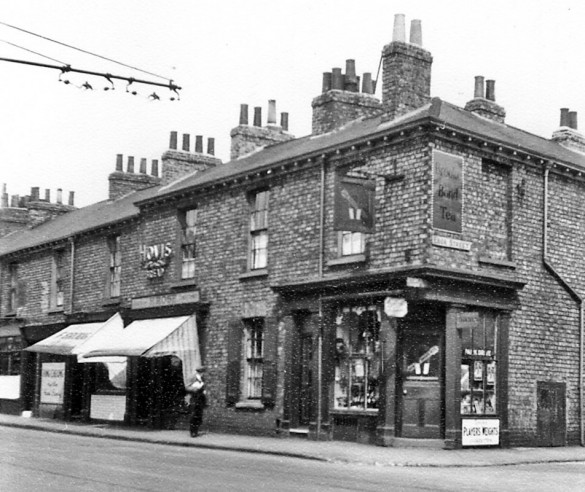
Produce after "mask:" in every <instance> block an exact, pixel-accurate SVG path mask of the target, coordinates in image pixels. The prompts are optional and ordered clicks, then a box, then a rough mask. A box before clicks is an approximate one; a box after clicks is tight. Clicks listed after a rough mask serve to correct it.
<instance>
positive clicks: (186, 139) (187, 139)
mask: <svg viewBox="0 0 585 492" xmlns="http://www.w3.org/2000/svg"><path fill="white" fill-rule="evenodd" d="M190 149H191V135H189V134H188V133H183V150H184V151H185V152H189V150H190Z"/></svg>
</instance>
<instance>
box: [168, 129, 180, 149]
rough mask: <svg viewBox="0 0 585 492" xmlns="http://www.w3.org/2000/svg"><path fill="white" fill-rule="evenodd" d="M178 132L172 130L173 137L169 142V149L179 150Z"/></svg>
mask: <svg viewBox="0 0 585 492" xmlns="http://www.w3.org/2000/svg"><path fill="white" fill-rule="evenodd" d="M177 135H178V134H177V132H171V138H170V142H169V149H172V150H177Z"/></svg>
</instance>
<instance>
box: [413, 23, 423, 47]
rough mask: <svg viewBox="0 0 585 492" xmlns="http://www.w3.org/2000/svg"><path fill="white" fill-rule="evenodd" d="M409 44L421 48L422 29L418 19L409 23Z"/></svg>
mask: <svg viewBox="0 0 585 492" xmlns="http://www.w3.org/2000/svg"><path fill="white" fill-rule="evenodd" d="M410 42H411V44H416V45H417V46H422V27H421V22H420V19H413V20H411V21H410Z"/></svg>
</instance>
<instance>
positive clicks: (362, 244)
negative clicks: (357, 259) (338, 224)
mask: <svg viewBox="0 0 585 492" xmlns="http://www.w3.org/2000/svg"><path fill="white" fill-rule="evenodd" d="M348 236H349V237H350V240H349V244H350V248H351V249H350V251H349V252H346V251H345V250H344V247H345V244H346V242H345V238H346V237H348ZM355 238H358V239H357V242H359V245H358V249H357V250H354V249H353V248H354V245H355V243H356V240H355ZM338 251H339V255H338V256H339V257H340V258H345V257H347V256H356V255H363V254H365V253H366V233H365V232H357V231H339V235H338Z"/></svg>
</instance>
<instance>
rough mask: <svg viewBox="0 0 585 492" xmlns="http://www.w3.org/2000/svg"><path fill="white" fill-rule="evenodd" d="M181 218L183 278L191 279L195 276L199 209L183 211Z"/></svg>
mask: <svg viewBox="0 0 585 492" xmlns="http://www.w3.org/2000/svg"><path fill="white" fill-rule="evenodd" d="M179 220H180V223H181V278H182V279H191V278H194V277H195V235H196V232H197V209H195V208H193V209H190V210H185V211H183V212H182V214H181V215H180V218H179Z"/></svg>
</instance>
